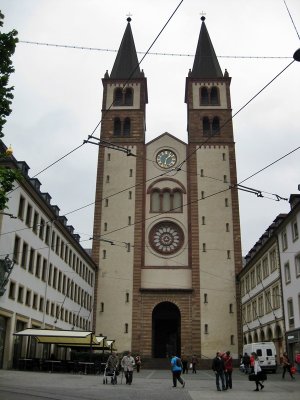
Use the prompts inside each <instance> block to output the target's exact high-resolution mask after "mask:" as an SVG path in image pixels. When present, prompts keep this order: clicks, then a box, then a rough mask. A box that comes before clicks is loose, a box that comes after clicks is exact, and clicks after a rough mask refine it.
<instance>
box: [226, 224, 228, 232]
mask: <svg viewBox="0 0 300 400" xmlns="http://www.w3.org/2000/svg"><path fill="white" fill-rule="evenodd" d="M226 232H229V224H228V223H226Z"/></svg>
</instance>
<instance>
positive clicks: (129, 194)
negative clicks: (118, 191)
mask: <svg viewBox="0 0 300 400" xmlns="http://www.w3.org/2000/svg"><path fill="white" fill-rule="evenodd" d="M128 198H129V200H131V199H132V192H131V191H129V192H128Z"/></svg>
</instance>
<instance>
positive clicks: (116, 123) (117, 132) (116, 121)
mask: <svg viewBox="0 0 300 400" xmlns="http://www.w3.org/2000/svg"><path fill="white" fill-rule="evenodd" d="M120 135H121V120H120V118H115V119H114V136H120Z"/></svg>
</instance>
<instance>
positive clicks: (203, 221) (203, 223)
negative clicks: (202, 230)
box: [202, 217, 205, 225]
mask: <svg viewBox="0 0 300 400" xmlns="http://www.w3.org/2000/svg"><path fill="white" fill-rule="evenodd" d="M202 225H205V217H202Z"/></svg>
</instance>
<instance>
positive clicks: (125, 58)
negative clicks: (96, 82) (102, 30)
mask: <svg viewBox="0 0 300 400" xmlns="http://www.w3.org/2000/svg"><path fill="white" fill-rule="evenodd" d="M127 21H128V24H127V26H126V29H125V32H124V35H123V39H122V42H121V44H120V47H119V50H118V54H117V57H116V60H115V63H114V66H113V69H112V71H111V75H110V78H111V79H128V78H141V77H142V75H141V71H140V67H139V65H138V64H139V62H138V58H137V54H136V49H135V44H134V40H133V35H132V31H131V26H130V21H131V18H130V17H129V18H127Z"/></svg>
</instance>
